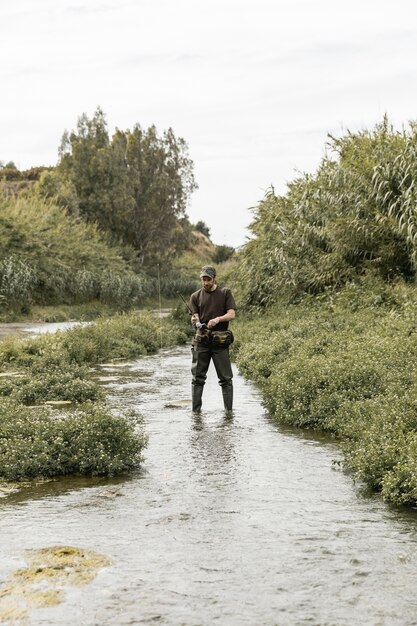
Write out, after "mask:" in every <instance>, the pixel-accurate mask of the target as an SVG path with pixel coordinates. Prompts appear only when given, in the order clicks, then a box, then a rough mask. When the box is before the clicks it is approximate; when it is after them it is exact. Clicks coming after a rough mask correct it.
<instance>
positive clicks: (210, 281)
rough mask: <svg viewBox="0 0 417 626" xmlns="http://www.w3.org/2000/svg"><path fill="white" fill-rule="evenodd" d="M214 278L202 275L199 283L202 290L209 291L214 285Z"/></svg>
mask: <svg viewBox="0 0 417 626" xmlns="http://www.w3.org/2000/svg"><path fill="white" fill-rule="evenodd" d="M214 280H215V279H214V278H210V276H202V277H201V284H202V285H203V287H204V291H211V290H212V289H213V287H214Z"/></svg>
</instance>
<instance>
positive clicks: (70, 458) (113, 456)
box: [0, 399, 146, 480]
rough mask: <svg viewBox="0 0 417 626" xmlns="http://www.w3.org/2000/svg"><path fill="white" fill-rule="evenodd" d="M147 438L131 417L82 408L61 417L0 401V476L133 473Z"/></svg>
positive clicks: (89, 406) (92, 407) (96, 407)
mask: <svg viewBox="0 0 417 626" xmlns="http://www.w3.org/2000/svg"><path fill="white" fill-rule="evenodd" d="M145 445H146V439H145V438H144V436H143V434H142V433H140V432H139V431H138V420H137V418H135V417H134V416H128V417H121V416H117V415H113V414H112V413H111V412H110V411H109V410H108V409H107V408H106V407H105V406H104V405H101V404H96V405H94V404H88V403H87V404H86V405H84V406H83V408H82V409H81V408H79V409H77V410H76V411H74V412H71V413H68V414H66V415H65V416H62V415H58V416H57V415H56V414H53V413H52V412H51V411H49V410H47V409H28V408H24V407H22V406H20V405H18V404H17V403H15V402H14V401H13V400H11V399H0V476H1V477H2V478H4V479H7V480H19V479H24V478H35V477H37V476H45V477H50V476H59V475H66V474H87V475H98V474H104V475H114V474H118V473H121V472H126V471H129V470H132V469H134V468H136V467H137V466H138V465H139V463H140V461H141V453H142V450H143V448H144V447H145Z"/></svg>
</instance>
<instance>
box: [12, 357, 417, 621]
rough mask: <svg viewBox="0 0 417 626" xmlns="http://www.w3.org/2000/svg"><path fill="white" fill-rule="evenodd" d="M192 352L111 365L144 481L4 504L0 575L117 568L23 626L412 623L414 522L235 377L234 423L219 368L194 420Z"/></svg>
mask: <svg viewBox="0 0 417 626" xmlns="http://www.w3.org/2000/svg"><path fill="white" fill-rule="evenodd" d="M190 360H191V354H190V349H189V348H188V347H187V348H185V347H180V348H175V349H172V350H165V351H163V352H162V353H161V354H159V355H156V356H151V357H146V358H141V359H139V360H137V361H134V362H131V363H125V364H118V366H117V367H116V366H114V367H112V366H111V365H108V366H105V367H104V366H103V367H102V372H103V373H105V374H108V375H109V376H112V377H114V376H117V377H118V378H117V379H116V380H114V378H113V379H111V378H109V381H110V382H108V383H107V389H108V392H109V400H110V401H111V402H112V403H114V404H117V405H118V406H122V407H124V408H130V407H135V408H137V409H138V410H139V411H140V413H141V414H142V415H143V417H144V427H145V431H146V432H147V434H148V436H149V445H148V448H147V449H146V450H145V455H144V456H145V460H144V464H143V470H142V471H141V472H140V473H137V474H135V475H131V476H129V477H124V478H118V479H94V478H93V479H87V478H80V479H73V478H72V479H60V480H55V481H51V482H45V483H40V484H38V485H34V486H32V487H30V488H28V489H25V490H23V491H22V492H20V493H17V494H13V495H11V496H9V497H8V498H5V499H3V500H2V501H1V504H0V537H1V539H0V541H1V547H2V559H1V562H0V577H1V581H4V580H5V578H6V577H7V575H8V574H9V573H10V572H12V571H13V570H15V569H16V568H18V567H22V566H23V565H24V553H25V550H27V549H33V548H42V547H45V546H53V545H73V546H79V547H83V548H86V549H91V550H94V551H96V552H99V553H100V554H102V555H105V556H106V557H107V558H108V559H109V560H110V563H111V564H110V566H109V567H106V568H104V569H102V570H101V571H100V572H99V574H98V575H97V577H96V578H95V579H94V580H93V581H92V582H91V583H90V584H89V585H88V586H86V587H83V588H77V587H72V588H69V589H67V591H66V596H65V600H64V602H63V603H61V604H59V605H57V606H55V607H49V608H44V609H34V610H33V611H31V613H30V616H29V619H28V624H30V625H32V626H37V625H40V624H42V625H51V626H52V625H53V626H59V625H70V624H71V625H74V624H75V625H77V626H78V625H84V624H85V625H88V626H93V625H94V626H96V625H97V626H107V625H108V626H110V625H111V626H123V625H128V624H130V625H132V624H138V625H139V624H147V625H148V624H149V625H152V624H164V625H169V626H177V625H178V626H180V625H184V626H209V625H210V626H212V625H215V624H219V625H222V626H235V625H236V626H238V625H239V626H245V625H247V626H275V625H276V626H281V625H282V626H286V625H291V626H293V625H294V626H304V625H323V626H324V625H325V626H333V625H334V626H343V625H349V626H351V625H352V624H355V625H357V624H364V625H387V626H388V625H389V626H392V625H397V624H398V625H401V626H405V625H406V626H408V625H412V624H417V596H416V588H417V514H416V511H413V510H410V511H408V510H402V509H394V508H389V507H388V506H386V505H385V504H384V503H383V502H382V501H381V499H380V497H379V496H373V497H369V496H365V495H364V494H363V493H361V491H360V489H359V488H358V487H355V485H354V483H353V481H352V478H351V477H350V476H349V475H346V474H345V473H344V472H343V471H341V470H340V469H338V466H337V465H336V466H335V465H334V464H333V463H332V461H333V460H338V459H340V453H339V450H338V448H337V446H336V445H334V444H333V443H332V442H331V441H329V440H326V439H324V438H321V437H318V436H317V435H309V434H308V433H306V432H302V431H296V430H291V429H287V428H284V427H282V426H279V425H277V424H276V423H274V422H273V421H271V420H270V419H269V418H268V415H267V414H266V413H265V411H264V409H263V408H262V404H261V402H260V397H259V394H258V392H257V390H256V388H255V387H254V386H253V385H252V384H250V383H248V382H247V381H245V380H244V379H243V378H242V377H241V376H239V374H238V372H237V371H236V370H235V378H234V386H235V410H234V416H233V418H226V417H225V415H224V412H223V409H222V400H221V390H220V387H219V386H218V384H217V380H216V377H215V373H214V369H213V366H211V368H210V372H209V377H208V381H207V384H206V388H205V392H204V397H203V412H202V414H201V416H200V417H199V418H196V417H193V416H192V414H191V409H190Z"/></svg>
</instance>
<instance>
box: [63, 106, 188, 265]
mask: <svg viewBox="0 0 417 626" xmlns="http://www.w3.org/2000/svg"><path fill="white" fill-rule="evenodd" d="M58 174H59V176H60V177H61V178H62V179H63V180H65V181H67V184H70V185H72V186H73V188H74V189H75V191H76V195H77V198H78V206H79V213H80V215H81V216H82V217H84V218H86V219H87V220H88V221H92V222H96V223H97V224H98V225H99V226H100V228H102V229H103V230H106V231H109V232H111V233H112V235H113V237H114V238H115V239H117V240H119V241H121V242H123V243H125V244H130V245H132V246H133V247H134V248H135V249H136V251H137V258H138V261H139V263H140V264H145V265H152V264H154V263H155V262H160V261H164V260H167V259H169V258H170V257H171V256H172V254H173V253H175V252H176V250H177V248H178V246H179V245H183V239H184V238H183V237H179V238H178V232H179V231H181V233H182V234H184V233H185V231H184V229H183V228H182V227H181V224H182V226H184V223H181V222H180V220H181V219H182V218H184V217H185V215H186V208H187V203H188V199H189V197H190V195H191V193H192V192H193V191H194V189H195V188H196V183H195V181H194V176H193V162H192V161H191V159H190V158H189V156H188V148H187V144H186V142H185V141H184V139H182V138H176V137H175V135H174V132H173V130H172V129H168V130H167V131H165V132H164V133H163V135H162V136H159V135H158V133H157V131H156V128H155V126H151V127H150V128H148V129H146V130H144V129H142V128H141V127H140V125H136V126H135V127H134V128H133V130H127V131H122V130H119V129H116V131H115V133H114V134H113V136H112V138H111V139H110V138H109V134H108V130H107V123H106V120H105V117H104V113H103V111H102V110H101V109H100V108H98V109H97V110H96V112H95V114H94V116H93V117H92V119H89V118H88V117H87V116H86V115H85V114H83V115H82V116H81V117H80V118H79V120H78V124H77V130H76V131H73V132H71V133H64V136H63V139H62V142H61V147H60V162H59V164H58Z"/></svg>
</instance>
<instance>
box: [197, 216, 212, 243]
mask: <svg viewBox="0 0 417 626" xmlns="http://www.w3.org/2000/svg"><path fill="white" fill-rule="evenodd" d="M195 229H196V230H197V231H198V232H199V233H203V235H205V236H206V237H207V239H210V228H209V227H208V226H207V224H206V223H205V222H203V221H202V220H200V221H198V222H197V224H196V225H195Z"/></svg>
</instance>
